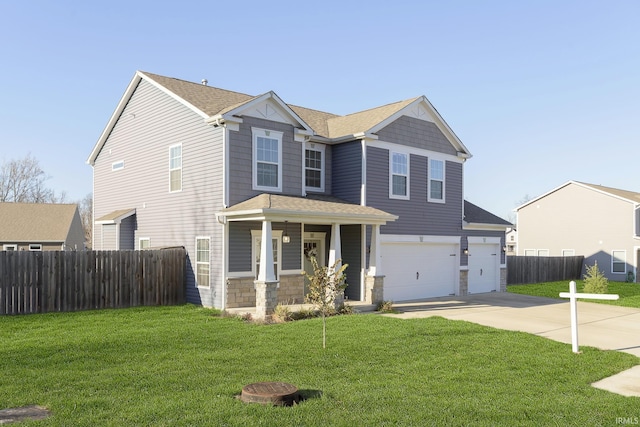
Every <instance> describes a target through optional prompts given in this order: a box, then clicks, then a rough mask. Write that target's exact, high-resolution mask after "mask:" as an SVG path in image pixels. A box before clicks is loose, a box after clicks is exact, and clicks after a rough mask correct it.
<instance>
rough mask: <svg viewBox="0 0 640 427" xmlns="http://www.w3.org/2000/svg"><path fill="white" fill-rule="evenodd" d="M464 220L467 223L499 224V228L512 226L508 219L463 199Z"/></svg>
mask: <svg viewBox="0 0 640 427" xmlns="http://www.w3.org/2000/svg"><path fill="white" fill-rule="evenodd" d="M464 222H465V223H466V224H469V225H477V226H478V225H484V226H489V225H490V226H499V227H500V228H505V229H506V228H507V227H513V224H511V223H510V222H509V221H507V220H504V219H502V218H500V217H499V216H497V215H494V214H492V213H491V212H489V211H486V210H484V209H482V208H481V207H479V206H476V205H474V204H473V203H471V202H468V201H467V200H465V201H464Z"/></svg>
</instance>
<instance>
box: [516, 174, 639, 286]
mask: <svg viewBox="0 0 640 427" xmlns="http://www.w3.org/2000/svg"><path fill="white" fill-rule="evenodd" d="M516 212H517V215H518V222H517V223H518V245H517V254H518V255H520V256H523V255H524V256H573V255H584V257H585V266H586V265H593V264H594V263H595V262H597V263H598V267H599V269H600V270H601V271H603V272H604V274H605V275H606V276H607V278H608V279H609V280H615V281H621V282H623V281H636V280H637V279H636V277H637V268H638V260H639V258H640V193H636V192H633V191H626V190H620V189H617V188H610V187H603V186H601V185H593V184H587V183H583V182H576V181H569V182H567V183H566V184H564V185H561V186H560V187H557V188H555V189H553V190H551V191H549V192H548V193H546V194H543V195H542V196H540V197H538V198H535V199H533V200H530V201H528V202H527V203H525V204H523V205H522V206H519V207H518V208H516Z"/></svg>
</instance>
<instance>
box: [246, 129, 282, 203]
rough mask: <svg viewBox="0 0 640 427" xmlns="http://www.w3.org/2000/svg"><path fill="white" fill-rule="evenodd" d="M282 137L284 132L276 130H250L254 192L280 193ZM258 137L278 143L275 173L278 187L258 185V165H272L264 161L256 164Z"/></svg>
mask: <svg viewBox="0 0 640 427" xmlns="http://www.w3.org/2000/svg"><path fill="white" fill-rule="evenodd" d="M283 135H284V132H280V131H276V130H269V129H261V128H256V127H252V128H251V153H252V154H251V156H252V159H251V169H252V173H251V175H252V184H253V189H254V190H258V191H275V192H282V148H283V144H282V137H283ZM258 137H263V138H269V139H275V140H276V141H277V142H278V161H277V163H276V165H277V167H278V173H277V179H278V185H277V186H268V185H259V184H258V163H267V164H274V163H270V162H269V163H268V162H264V161H261V162H258Z"/></svg>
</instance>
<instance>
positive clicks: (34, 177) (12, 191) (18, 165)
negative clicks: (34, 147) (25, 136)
mask: <svg viewBox="0 0 640 427" xmlns="http://www.w3.org/2000/svg"><path fill="white" fill-rule="evenodd" d="M47 179H49V177H48V176H46V175H45V173H44V171H43V170H42V168H41V167H40V163H39V162H38V160H37V159H36V158H35V157H33V156H32V155H31V154H28V155H27V156H26V157H25V158H24V159H18V160H11V161H9V162H5V163H3V164H2V166H1V167H0V202H18V203H63V202H64V201H65V199H66V194H65V193H64V192H62V193H60V194H59V195H56V194H55V192H54V191H53V190H52V189H50V188H47V187H46V186H45V181H46V180H47Z"/></svg>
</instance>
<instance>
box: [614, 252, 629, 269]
mask: <svg viewBox="0 0 640 427" xmlns="http://www.w3.org/2000/svg"><path fill="white" fill-rule="evenodd" d="M626 268H627V251H612V252H611V272H612V273H626Z"/></svg>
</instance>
